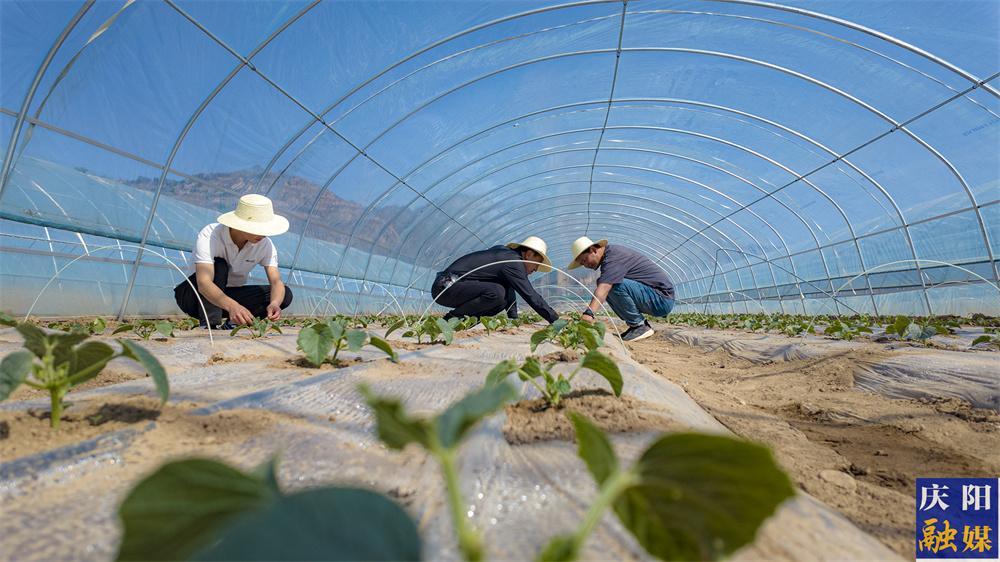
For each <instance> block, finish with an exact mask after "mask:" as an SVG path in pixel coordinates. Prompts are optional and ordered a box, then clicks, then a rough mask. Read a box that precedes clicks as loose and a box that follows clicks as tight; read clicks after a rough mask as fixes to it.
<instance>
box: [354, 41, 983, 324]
mask: <svg viewBox="0 0 1000 562" xmlns="http://www.w3.org/2000/svg"><path fill="white" fill-rule="evenodd" d="M622 51H624V52H676V53H687V54H696V55H705V56H716V57H721V58H726V59H730V60H736V61H739V62H744V63H749V64H754V65H757V66H761V67H764V68H767V69H771V70H776V71H778V72H782V73H785V74H787V75H789V76H792V77H795V78H797V79H801V80H805V81H807V82H809V83H811V84H813V85H816V86H820V87H821V88H824V89H826V90H828V91H830V92H831V93H834V94H835V95H838V96H840V97H843V98H844V99H847V100H848V101H850V102H852V103H854V104H855V105H858V106H860V107H862V108H864V109H865V110H867V111H869V112H871V113H873V114H875V115H876V116H878V117H879V118H881V119H883V120H885V121H886V122H888V123H890V124H892V125H893V127H894V128H893V130H902V131H904V132H905V133H906V134H907V135H908V136H909V137H910V138H912V139H913V140H914V141H916V142H917V143H918V144H920V145H921V146H923V147H924V148H925V149H926V150H928V151H929V152H931V153H932V154H933V155H935V156H936V157H937V158H938V159H939V160H940V161H941V162H942V163H944V164H945V165H946V166H947V167H948V168H949V170H950V171H952V173H953V175H955V176H956V178H957V179H958V180H959V182H960V183H961V184H962V186H963V188H964V189H965V191H966V194H967V195H968V196H969V197H970V201H971V202H972V203H973V205H974V206H975V205H976V201H975V197H974V194H973V193H972V192H971V189H969V187H968V184H967V183H966V182H965V180H964V178H963V177H962V176H961V174H960V173H959V172H958V170H957V169H956V168H955V167H954V166H953V165H952V164H951V162H950V161H948V159H947V158H945V157H944V156H943V155H942V154H940V152H938V151H937V150H936V149H934V148H933V147H931V146H930V145H929V144H927V143H926V142H925V141H923V139H921V138H920V137H918V136H917V135H915V134H914V133H912V132H911V131H909V130H908V129H906V128H905V126H903V125H901V124H899V123H897V122H896V121H895V120H893V119H892V118H891V117H889V116H888V115H886V114H884V113H882V112H881V111H879V110H878V109H876V108H874V107H872V106H871V105H869V104H867V103H865V102H863V101H861V100H859V99H858V98H856V97H854V96H852V95H851V94H848V93H846V92H844V91H843V90H840V89H839V88H836V87H833V86H831V85H829V84H826V83H825V82H823V81H821V80H818V79H815V78H813V77H811V76H809V75H806V74H802V73H799V72H796V71H793V70H790V69H788V68H785V67H782V66H779V65H775V64H771V63H767V62H764V61H760V60H757V59H753V58H750V57H743V56H739V55H734V54H730V53H720V52H715V51H706V50H700V49H679V48H629V49H622ZM609 52H615V51H609V50H607V49H593V50H585V51H576V52H573V53H564V54H557V55H550V56H545V57H538V58H535V59H531V60H528V61H522V62H520V63H517V64H514V65H508V66H506V67H503V68H500V69H497V70H494V71H492V72H489V73H487V74H484V75H480V76H478V77H476V78H474V79H472V80H470V81H467V82H465V83H463V84H460V85H458V86H456V87H453V88H451V89H449V90H447V91H445V92H443V93H440V94H438V95H437V96H435V97H433V98H431V99H429V100H427V101H426V102H424V103H423V104H421V105H419V106H417V107H416V108H414V109H413V110H412V111H411V112H410V113H408V114H406V115H404V116H402V117H401V118H399V119H397V121H396V122H395V123H393V124H392V125H390V126H389V127H388V128H387V129H385V130H383V131H382V132H381V133H379V134H378V135H377V136H375V137H374V138H373V139H372V140H371V141H370V142H369V143H368V144H367V145H366V146H365V150H367V148H368V147H370V146H371V145H372V144H374V143H375V142H377V141H378V140H379V139H380V138H382V137H383V136H384V135H385V134H386V133H387V132H388V131H390V130H392V129H394V128H395V127H396V126H398V125H399V124H400V123H402V122H403V121H405V120H406V119H408V118H409V117H410V116H412V115H413V114H415V113H417V112H419V111H421V110H422V109H424V108H425V107H427V106H428V105H430V104H432V103H434V102H435V101H437V100H439V99H441V98H442V97H444V96H447V95H449V94H451V93H453V92H455V91H457V90H459V89H462V88H464V87H466V86H468V85H470V84H473V83H476V82H478V81H480V80H483V79H485V78H489V77H491V76H495V75H497V74H499V73H502V72H506V71H507V70H511V69H514V68H520V67H522V66H526V65H529V64H535V63H538V62H543V61H549V60H554V59H558V58H564V57H568V56H577V55H590V54H599V53H609ZM962 95H964V94H960V96H962ZM772 162H773V161H772ZM773 163H774V164H775V165H779V166H780V164H778V163H777V162H773ZM787 171H789V173H792V175H798V174H795V173H794V172H791V171H790V170H787ZM806 175H808V174H806ZM806 175H802V176H801V177H798V178H797V180H796V181H798V180H802V181H804V182H806V183H807V184H809V185H811V186H813V187H815V186H814V185H813V184H812V183H811V182H809V181H808V180H806V179H805V176H806ZM791 183H794V181H793V182H791ZM791 183H790V184H788V185H791ZM786 187H787V186H786ZM780 189H781V188H779V189H778V190H775V191H774V192H772V193H770V194H768V195H767V196H765V198H771V196H772V195H774V193H776V192H777V191H780ZM823 195H824V197H825V198H827V199H828V200H829V201H830V202H831V204H833V205H834V206H835V208H837V209H838V212H840V213H841V215H842V217H843V218H844V220H845V223H846V224H847V225H848V228H849V230H850V231H851V236H852V237H856V234H855V233H854V228H853V224H851V223H850V220H849V219H848V218H847V217H846V214H845V213H843V209H842V208H840V206H839V204H838V203H837V202H836V201H835V200H833V199H832V198H830V197H829V196H827V195H826V194H825V193H824V194H823ZM737 212H738V211H737ZM976 214H977V220H978V221H979V224H980V230H981V233H982V235H983V237H984V240H986V231H985V224H984V222H983V220H982V217H981V215H980V214H979V212H978V209H977V211H976ZM683 243H684V242H682V244H683ZM986 247H987V250H988V252H989V253H990V254H991V255H990V257H991V259H992V248H991V247H990V246H989V242H988V240H987V241H986ZM857 251H858V255H859V257H860V259H862V260H863V259H864V257H863V255H862V254H861V252H860V248H857ZM994 272H995V274H996V276H997V277H998V279H1000V274H998V273H997V272H996V267H995V266H994ZM866 282H868V281H867V278H866ZM872 306H873V309H874V311H875V313H876V314H878V308H877V303H876V302H875V300H874V298H873V299H872Z"/></svg>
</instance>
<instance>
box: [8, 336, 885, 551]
mask: <svg viewBox="0 0 1000 562" xmlns="http://www.w3.org/2000/svg"><path fill="white" fill-rule="evenodd" d="M524 339H525V338H524V337H523V336H521V337H510V336H504V335H494V336H491V337H490V338H484V339H475V340H471V341H470V340H463V341H462V344H464V345H466V346H467V347H465V348H458V347H454V346H452V347H434V348H430V349H428V350H426V351H420V352H415V353H409V354H406V356H405V358H404V362H403V363H402V364H400V365H395V366H390V365H388V364H387V363H386V362H377V363H365V364H361V365H357V366H354V367H350V368H346V369H341V370H338V371H331V372H327V373H323V374H319V375H315V376H312V377H309V378H307V379H302V380H299V381H297V382H294V383H290V384H283V385H281V386H277V387H272V388H266V389H262V390H258V391H256V392H251V393H248V394H244V395H241V396H237V397H234V398H230V399H227V400H223V401H220V402H218V403H215V404H213V405H212V406H209V407H207V408H205V409H204V412H205V413H207V412H211V411H220V410H227V409H232V408H259V409H264V410H269V411H277V412H285V413H288V414H292V415H294V416H297V417H298V418H300V419H305V420H309V421H308V423H302V424H282V425H280V426H278V427H276V428H275V429H274V430H273V432H271V433H269V434H267V435H257V436H254V437H252V438H250V439H248V440H246V441H245V442H243V443H239V444H237V445H233V446H228V447H216V448H213V449H212V453H213V455H216V456H221V457H223V458H225V459H227V460H229V461H230V462H234V463H235V464H237V465H239V466H242V467H244V468H250V467H252V466H254V465H256V464H257V463H259V462H262V461H263V460H265V459H266V458H268V457H269V456H271V455H273V454H275V453H278V454H279V455H280V458H281V464H280V471H279V480H280V482H281V484H282V486H283V487H284V488H285V489H286V490H297V489H303V488H309V487H314V486H320V485H328V484H331V483H338V484H354V485H364V486H368V487H371V488H374V489H377V490H379V491H382V492H384V493H387V494H389V495H390V496H393V497H395V498H397V499H398V500H399V501H400V502H401V503H403V504H404V505H405V506H406V507H407V509H408V510H409V511H410V513H411V514H412V515H413V516H414V517H415V519H416V520H417V521H418V523H419V525H420V527H421V534H422V536H423V537H424V541H425V550H424V557H425V558H426V559H430V560H457V559H459V558H460V554H459V552H458V551H457V549H456V547H455V543H454V539H453V536H452V531H451V522H450V517H449V515H448V510H447V506H446V504H445V494H444V489H443V486H442V482H441V477H440V471H439V469H438V467H437V466H436V464H435V462H434V461H433V459H431V458H429V457H427V456H426V455H425V454H424V453H423V452H422V451H420V450H418V449H416V448H413V447H410V448H408V449H406V450H405V451H403V452H396V451H390V450H387V449H386V448H385V447H384V446H383V445H381V444H380V443H379V441H378V440H377V438H376V437H375V434H374V428H373V423H372V417H371V413H370V412H369V411H368V409H367V407H366V406H365V405H364V403H363V401H362V399H361V397H360V395H359V394H358V392H357V390H356V388H357V385H358V384H359V383H361V382H364V383H367V384H369V385H370V386H372V387H373V388H374V390H375V391H376V392H378V393H380V394H386V395H395V396H398V397H400V398H401V399H402V400H403V401H404V402H405V404H406V406H407V408H408V409H409V410H411V411H413V412H426V413H431V412H437V411H440V410H441V409H443V408H444V407H446V406H447V405H448V404H450V403H452V402H454V401H455V400H458V399H459V398H461V397H462V396H463V395H464V394H465V393H467V392H468V391H470V390H472V389H474V388H477V387H479V386H481V385H482V383H483V381H484V378H485V375H486V373H487V372H488V371H489V369H490V367H491V366H492V365H493V364H495V362H496V361H497V360H499V359H503V358H507V357H512V356H522V355H523V353H519V351H520V350H523V352H526V351H527V349H526V348H527V344H526V342H525V341H524ZM539 351H540V352H542V353H544V352H546V351H548V350H546V349H540V350H539ZM613 354H614V355H616V357H617V359H618V360H619V365H620V367H621V368H622V372H623V376H624V379H625V393H626V394H630V395H633V396H635V397H637V398H640V399H641V400H643V401H645V402H647V403H649V404H651V405H653V407H655V408H657V410H658V412H659V413H660V414H661V415H665V416H667V417H669V418H671V419H672V420H674V421H677V422H680V423H681V424H683V425H685V426H687V427H689V428H691V429H692V430H698V431H708V432H720V433H721V432H726V430H725V428H724V427H723V426H721V424H719V423H718V422H717V421H716V420H715V419H714V418H712V417H711V416H710V415H708V414H707V413H706V412H705V411H704V410H702V409H701V408H700V407H698V405H697V404H696V403H695V402H694V401H692V400H691V399H690V398H689V397H688V396H687V395H686V394H685V393H684V392H683V390H682V389H681V388H680V387H678V386H676V385H674V384H672V383H670V382H668V381H666V380H664V379H662V378H660V377H657V376H655V375H653V374H652V373H650V372H649V371H648V370H647V369H645V368H643V367H641V366H639V365H638V364H636V363H634V362H632V361H630V360H629V359H627V358H626V357H625V354H624V351H623V350H622V349H621V348H620V347H617V346H616V350H615V351H614V352H613ZM187 376H197V373H193V374H187V373H184V374H182V375H180V377H179V378H181V379H183V378H186V377H187ZM581 376H582V377H584V378H583V379H580V380H581V384H580V385H579V386H580V387H584V386H590V385H593V386H597V387H600V388H604V387H606V385H607V383H606V382H605V381H604V380H603V379H599V378H597V377H596V376H595V377H590V378H587V376H586V375H581ZM178 384H179V385H183V384H184V383H183V382H180V381H178ZM234 384H235V383H234ZM524 390H526V389H524ZM502 424H503V415H502V414H498V415H495V416H492V417H491V418H489V419H488V420H486V421H485V422H484V423H482V424H480V426H478V427H477V428H476V430H475V431H474V432H473V433H472V434H471V435H470V437H469V438H468V439H467V441H466V442H465V443H464V444H463V446H462V449H461V454H460V457H459V458H460V463H461V468H460V480H461V486H462V491H463V495H464V497H465V499H466V500H467V501H468V505H467V506H466V516H467V517H469V519H470V521H471V523H472V524H473V525H474V526H476V527H477V528H479V529H481V530H482V531H483V533H484V536H485V537H484V538H485V540H486V544H487V548H488V555H489V557H490V558H493V559H510V560H528V559H534V557H535V556H536V554H537V553H538V551H539V550H540V548H541V547H542V546H543V545H544V544H545V543H546V542H547V541H548V540H549V539H550V538H551V537H553V536H554V535H556V534H559V533H563V532H567V531H570V530H573V529H575V528H576V526H577V525H578V524H579V523H580V522H581V521H582V518H583V516H584V513H585V511H586V509H587V507H588V506H589V504H590V502H591V501H593V499H594V498H595V497H596V493H597V491H596V487H595V484H594V482H593V479H592V477H591V476H590V474H589V473H588V472H587V470H586V467H585V465H584V463H583V462H582V461H580V460H579V458H578V457H577V455H576V450H575V445H574V444H573V443H571V442H565V441H549V442H540V443H533V444H526V445H518V446H510V445H509V444H508V443H507V442H506V441H505V440H504V438H503V435H502V433H501V426H502ZM612 438H613V441H614V443H615V447H616V450H617V451H618V453H619V456H620V457H621V458H622V461H623V462H625V463H630V462H632V461H633V460H634V459H635V458H636V457H637V456H638V455H639V454H640V452H641V451H642V449H643V448H644V447H645V446H646V445H648V443H649V442H650V441H651V440H652V439H654V438H655V434H653V433H639V434H618V435H614V436H613V437H612ZM116 447H117V448H116ZM129 447H130V441H129V440H127V439H123V440H121V443H120V444H118V445H109V446H107V447H105V448H103V449H101V450H100V451H98V452H97V453H96V454H91V455H83V456H81V457H74V458H68V459H67V458H61V459H58V460H57V461H55V462H53V463H52V465H51V466H49V467H47V468H40V467H36V468H37V470H36V471H35V472H34V473H33V474H32V475H31V476H30V477H22V478H16V479H13V480H10V481H7V482H5V483H3V485H2V488H0V498H2V499H3V503H4V517H3V518H0V535H2V536H3V537H4V540H3V547H2V548H3V550H4V552H3V553H2V557H3V558H5V559H17V560H47V559H63V560H75V559H95V558H109V557H111V556H113V555H114V549H115V545H116V544H117V541H118V537H119V529H118V527H117V525H116V522H115V511H116V508H117V505H118V503H119V502H120V500H121V498H122V497H123V495H124V494H125V493H126V492H127V488H128V486H127V484H125V483H126V482H130V481H133V480H134V478H136V477H137V476H138V475H137V474H135V472H136V469H135V467H134V464H135V463H134V462H132V460H131V459H130V457H129ZM0 470H2V465H0ZM0 473H2V472H0ZM38 521H45V522H46V523H45V526H46V530H47V534H46V538H45V539H44V540H38V538H37V535H36V532H37V528H38V525H37V523H38ZM895 557H896V556H895V555H894V554H893V553H892V552H891V551H889V550H888V549H886V548H885V547H884V546H882V545H881V544H880V543H878V542H877V541H876V540H875V539H874V538H872V537H871V536H869V535H867V534H865V533H863V532H862V531H860V530H859V529H858V528H856V527H855V526H853V525H852V524H851V523H850V522H849V521H847V520H846V519H845V518H844V517H842V516H840V515H839V514H837V513H836V512H834V511H833V510H831V509H830V508H828V507H826V506H825V505H823V504H821V503H819V502H817V501H816V500H814V499H812V498H810V497H809V496H806V495H804V494H801V493H800V495H799V496H798V497H796V498H794V499H792V500H790V501H788V502H786V503H785V504H784V505H783V506H782V508H781V509H780V510H779V512H778V513H777V514H776V515H775V516H774V517H773V518H772V519H771V520H770V521H768V523H767V524H765V526H764V527H763V528H762V530H761V532H760V534H759V535H758V539H757V540H756V541H755V543H754V544H753V545H750V546H748V547H746V548H744V549H743V550H741V551H740V552H739V553H737V555H736V556H735V558H736V559H772V560H774V559H785V560H800V559H811V560H834V559H858V558H880V559H890V558H895ZM583 558H584V559H595V560H596V559H602V560H607V559H616V560H631V559H647V558H648V555H646V554H645V552H644V551H643V550H642V549H641V547H639V546H638V544H637V543H636V542H635V540H634V539H633V538H632V537H631V535H629V534H628V532H627V531H626V530H624V529H623V528H622V527H621V525H620V524H619V522H618V521H617V519H616V518H615V517H614V516H613V515H611V514H610V513H609V514H608V515H607V516H606V517H605V518H604V521H603V522H602V524H601V525H600V526H599V527H598V528H597V529H596V530H595V532H594V534H593V535H592V536H591V538H590V540H588V542H587V545H586V549H585V552H584V553H583Z"/></svg>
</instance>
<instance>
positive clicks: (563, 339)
mask: <svg viewBox="0 0 1000 562" xmlns="http://www.w3.org/2000/svg"><path fill="white" fill-rule="evenodd" d="M604 334H605V327H604V324H603V323H601V322H594V323H590V322H584V321H582V320H563V319H559V320H556V321H555V322H553V323H552V324H551V325H549V326H548V327H546V328H543V329H541V330H538V331H537V332H535V333H533V334H531V351H532V352H534V351H535V349H537V348H538V346H539V345H541V344H542V343H543V342H546V341H548V342H552V343H554V344H557V345H560V346H562V347H563V349H567V350H569V349H577V350H580V351H583V352H587V351H593V350H595V349H597V348H599V347H601V346H602V345H604Z"/></svg>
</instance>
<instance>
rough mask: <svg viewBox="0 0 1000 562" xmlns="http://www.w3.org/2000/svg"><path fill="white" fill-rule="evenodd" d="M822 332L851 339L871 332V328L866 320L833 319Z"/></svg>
mask: <svg viewBox="0 0 1000 562" xmlns="http://www.w3.org/2000/svg"><path fill="white" fill-rule="evenodd" d="M823 333H824V334H825V335H827V336H830V337H832V338H834V339H838V340H852V339H854V338H856V337H858V336H860V335H861V334H870V333H872V329H871V326H870V325H869V324H868V323H867V322H866V321H861V320H834V321H833V322H831V323H830V325H829V326H827V327H826V329H825V330H823Z"/></svg>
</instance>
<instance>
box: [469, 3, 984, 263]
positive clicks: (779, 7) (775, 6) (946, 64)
mask: <svg viewBox="0 0 1000 562" xmlns="http://www.w3.org/2000/svg"><path fill="white" fill-rule="evenodd" d="M737 3H741V4H749V5H757V6H763V7H769V8H776V9H783V10H785V11H790V12H795V13H802V14H807V15H810V16H811V17H818V18H819V19H825V20H827V21H835V22H836V23H839V24H842V25H848V24H849V22H844V21H843V20H836V19H834V18H829V17H826V16H822V15H821V14H815V13H812V12H807V11H805V10H796V9H791V8H787V7H784V6H777V5H767V4H764V3H759V2H737ZM553 9H554V8H553ZM507 19H510V18H507ZM482 27H485V26H482ZM848 27H853V28H855V29H859V28H858V27H857V26H853V25H848ZM862 30H863V31H865V32H866V33H870V34H872V35H875V36H877V37H879V38H881V39H884V40H887V41H890V42H893V43H894V44H897V45H899V42H898V41H896V40H894V38H891V37H888V36H884V35H882V34H878V32H872V31H871V30H867V28H864V29H862ZM910 50H913V49H910ZM914 52H917V51H914ZM918 54H921V55H922V56H925V57H927V58H931V60H933V61H934V62H937V63H939V64H942V65H943V66H945V67H949V68H950V65H948V63H946V62H944V61H941V60H940V59H936V58H933V57H932V56H930V55H928V54H927V53H924V52H923V51H919V53H918ZM952 70H954V68H952ZM966 77H968V76H967V75H966ZM985 89H987V90H988V91H990V92H991V93H993V94H994V95H996V93H995V91H994V90H993V89H992V88H991V87H989V86H988V85H986V86H985ZM974 208H976V209H977V214H978V206H976V205H974ZM985 246H986V248H987V250H989V251H992V250H991V247H990V244H989V241H988V239H987V240H986V241H985ZM994 264H995V260H994ZM994 270H996V266H995V265H994ZM995 272H996V271H995Z"/></svg>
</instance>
